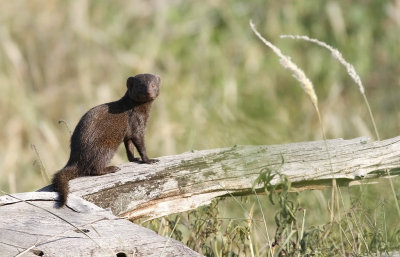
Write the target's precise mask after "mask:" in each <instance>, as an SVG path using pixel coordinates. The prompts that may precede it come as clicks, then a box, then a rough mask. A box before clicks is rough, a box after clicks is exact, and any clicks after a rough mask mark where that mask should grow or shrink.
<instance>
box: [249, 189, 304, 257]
mask: <svg viewBox="0 0 400 257" xmlns="http://www.w3.org/2000/svg"><path fill="white" fill-rule="evenodd" d="M253 192H254V194H255V195H256V198H257V202H258V205H259V207H260V210H261V215H262V217H263V223H264V227H265V233H267V240H268V247H269V253H270V254H271V256H273V253H272V243H271V240H270V238H269V233H268V226H267V220H266V219H265V215H264V211H263V208H262V206H261V202H260V199H259V197H258V194H257V192H256V190H253ZM304 214H305V210H304ZM303 228H304V220H303ZM301 234H302V235H303V230H302V232H301Z"/></svg>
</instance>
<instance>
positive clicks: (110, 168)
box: [104, 166, 120, 174]
mask: <svg viewBox="0 0 400 257" xmlns="http://www.w3.org/2000/svg"><path fill="white" fill-rule="evenodd" d="M119 170H120V168H118V167H117V166H108V167H106V168H105V169H104V174H107V173H114V172H117V171H119Z"/></svg>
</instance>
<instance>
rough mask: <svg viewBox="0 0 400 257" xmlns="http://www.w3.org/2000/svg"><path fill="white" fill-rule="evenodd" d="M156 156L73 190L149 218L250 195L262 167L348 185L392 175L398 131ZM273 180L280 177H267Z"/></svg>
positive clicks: (305, 181) (121, 212)
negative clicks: (391, 135)
mask: <svg viewBox="0 0 400 257" xmlns="http://www.w3.org/2000/svg"><path fill="white" fill-rule="evenodd" d="M325 143H326V144H325ZM326 145H327V146H328V151H329V154H328V152H327V148H326ZM159 159H160V162H158V163H156V164H151V165H147V164H137V163H128V164H123V165H120V166H119V167H120V168H121V170H120V171H118V172H116V173H114V174H108V175H104V176H97V177H82V178H78V179H75V180H73V181H71V182H70V188H71V192H72V194H74V195H77V196H81V197H83V198H84V199H86V200H88V201H90V202H92V203H94V204H96V205H98V206H100V207H102V208H110V209H111V211H112V212H113V213H114V214H115V215H117V216H121V217H127V218H129V219H137V218H142V217H145V218H148V219H152V218H156V217H160V216H164V215H168V214H172V213H179V212H183V211H187V210H192V209H195V208H197V207H198V206H200V205H204V204H208V203H209V202H210V201H211V200H212V199H214V198H215V197H218V196H224V195H229V194H251V193H252V190H253V188H252V186H253V182H254V181H255V180H256V178H257V177H258V176H259V174H260V171H261V170H262V169H265V168H268V169H270V170H271V171H272V172H273V173H274V172H275V173H276V172H280V173H282V174H285V175H286V176H287V177H288V178H289V179H290V180H291V181H292V185H293V186H295V187H298V188H317V187H319V186H321V185H329V184H330V183H331V182H330V181H331V179H332V178H336V179H337V181H338V183H339V184H348V183H349V182H351V181H354V180H361V179H365V178H375V177H379V176H385V175H387V173H386V171H388V170H390V172H391V174H392V175H396V174H398V173H399V172H400V137H395V138H391V139H387V140H382V141H376V142H371V141H370V140H369V139H367V138H355V139H351V140H343V139H333V140H328V141H327V142H324V141H316V142H304V143H292V144H284V145H270V146H264V145H261V146H234V147H231V148H223V149H212V150H203V151H192V152H186V153H183V154H179V155H174V156H165V157H161V158H159ZM277 182H278V176H276V177H275V178H274V180H273V181H272V183H277ZM261 187H262V185H257V186H256V189H260V188H261ZM43 190H51V187H47V188H44V189H43Z"/></svg>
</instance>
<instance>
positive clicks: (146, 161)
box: [141, 159, 160, 164]
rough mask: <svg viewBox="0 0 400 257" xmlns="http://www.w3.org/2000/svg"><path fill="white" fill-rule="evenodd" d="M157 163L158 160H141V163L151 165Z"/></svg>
mask: <svg viewBox="0 0 400 257" xmlns="http://www.w3.org/2000/svg"><path fill="white" fill-rule="evenodd" d="M159 161H160V160H157V159H147V160H145V161H143V160H142V162H141V163H147V164H151V163H156V162H159Z"/></svg>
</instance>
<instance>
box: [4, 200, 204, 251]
mask: <svg viewBox="0 0 400 257" xmlns="http://www.w3.org/2000/svg"><path fill="white" fill-rule="evenodd" d="M56 197H57V194H56V193H54V192H29V193H19V194H14V195H5V196H2V197H0V256H2V257H7V256H26V257H27V256H28V257H33V256H108V257H109V256H117V257H123V256H136V257H145V256H146V257H147V256H157V257H158V256H171V257H172V256H200V254H198V253H196V252H194V251H192V250H191V249H189V248H188V247H186V246H184V245H183V244H182V243H180V242H178V241H176V240H173V239H170V238H165V237H162V236H159V235H157V234H156V233H155V232H153V231H151V230H149V229H146V228H143V227H141V226H139V225H136V224H134V223H132V222H130V221H128V220H126V219H123V218H119V217H116V216H114V215H112V214H111V213H110V212H109V211H106V210H104V209H101V208H99V207H98V206H96V205H94V204H92V203H89V202H87V201H85V200H83V199H82V198H80V197H77V196H74V195H71V196H70V198H69V200H68V201H69V206H68V207H67V208H59V209H57V208H54V203H55V199H56Z"/></svg>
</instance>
